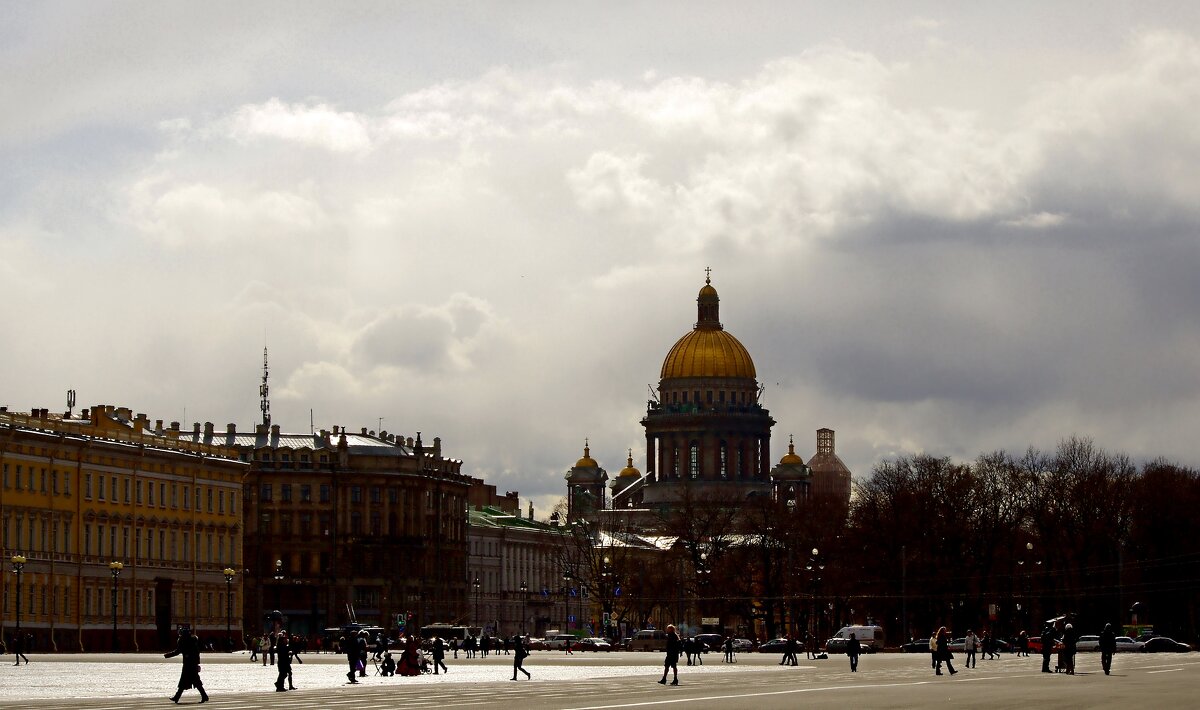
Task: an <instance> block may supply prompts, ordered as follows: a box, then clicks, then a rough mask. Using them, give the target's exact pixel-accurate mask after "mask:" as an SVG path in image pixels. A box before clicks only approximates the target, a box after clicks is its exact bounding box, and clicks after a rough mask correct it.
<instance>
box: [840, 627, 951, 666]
mask: <svg viewBox="0 0 1200 710" xmlns="http://www.w3.org/2000/svg"><path fill="white" fill-rule="evenodd" d="M860 653H862V644H860V643H859V642H858V637H856V636H855V635H854V634H850V640H849V641H847V642H846V655H847V656H849V657H850V672H851V673H857V672H858V656H859V654H860ZM952 672H953V671H952Z"/></svg>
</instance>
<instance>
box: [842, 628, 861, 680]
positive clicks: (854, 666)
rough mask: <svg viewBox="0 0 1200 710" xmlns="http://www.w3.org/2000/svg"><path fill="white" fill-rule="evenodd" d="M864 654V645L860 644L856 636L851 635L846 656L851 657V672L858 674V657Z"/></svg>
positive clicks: (847, 643)
mask: <svg viewBox="0 0 1200 710" xmlns="http://www.w3.org/2000/svg"><path fill="white" fill-rule="evenodd" d="M860 653H862V644H861V643H859V642H858V638H857V637H856V636H855V635H854V634H850V639H849V640H848V641H847V642H846V655H847V656H849V657H850V672H851V673H857V672H858V655H859V654H860Z"/></svg>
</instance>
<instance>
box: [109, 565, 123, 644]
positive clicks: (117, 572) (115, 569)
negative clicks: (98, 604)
mask: <svg viewBox="0 0 1200 710" xmlns="http://www.w3.org/2000/svg"><path fill="white" fill-rule="evenodd" d="M123 569H125V565H123V564H121V563H120V562H109V563H108V571H109V572H110V573H111V574H112V581H113V584H112V610H113V632H112V652H113V653H116V652H117V577H120V576H121V570H123Z"/></svg>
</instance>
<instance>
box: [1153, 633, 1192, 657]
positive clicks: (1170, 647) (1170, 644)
mask: <svg viewBox="0 0 1200 710" xmlns="http://www.w3.org/2000/svg"><path fill="white" fill-rule="evenodd" d="M1191 650H1192V647H1191V646H1189V645H1187V644H1186V643H1179V642H1178V641H1176V640H1175V639H1169V638H1167V637H1166V636H1155V637H1154V638H1152V639H1150V640H1149V641H1147V642H1146V645H1144V646H1142V652H1143V653H1187V652H1188V651H1191Z"/></svg>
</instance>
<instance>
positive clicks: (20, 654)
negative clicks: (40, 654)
mask: <svg viewBox="0 0 1200 710" xmlns="http://www.w3.org/2000/svg"><path fill="white" fill-rule="evenodd" d="M26 647H27V644H26V643H25V637H24V636H22V635H21V634H19V633H16V634H13V637H12V652H13V657H14V658H16V661H17V662H16V663H14V664H13V665H14V666H19V665H21V659H22V658H24V659H25V665H29V659H28V658H27V657H26V656H25V649H26Z"/></svg>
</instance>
